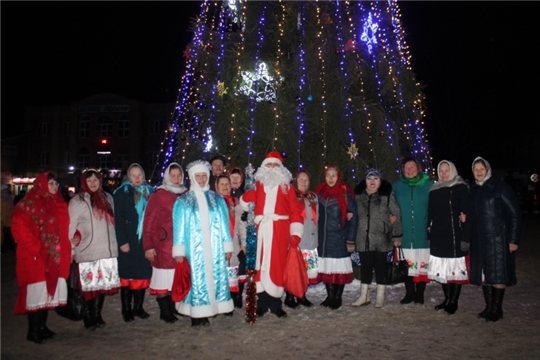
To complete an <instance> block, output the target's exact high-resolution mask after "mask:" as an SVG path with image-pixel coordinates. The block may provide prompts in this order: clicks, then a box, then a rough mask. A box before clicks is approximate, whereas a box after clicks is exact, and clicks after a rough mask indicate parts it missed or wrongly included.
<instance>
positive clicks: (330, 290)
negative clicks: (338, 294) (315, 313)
mask: <svg viewBox="0 0 540 360" xmlns="http://www.w3.org/2000/svg"><path fill="white" fill-rule="evenodd" d="M326 294H327V296H326V299H324V301H323V302H322V303H321V306H324V307H329V306H330V304H332V303H333V302H334V296H335V288H334V284H326Z"/></svg>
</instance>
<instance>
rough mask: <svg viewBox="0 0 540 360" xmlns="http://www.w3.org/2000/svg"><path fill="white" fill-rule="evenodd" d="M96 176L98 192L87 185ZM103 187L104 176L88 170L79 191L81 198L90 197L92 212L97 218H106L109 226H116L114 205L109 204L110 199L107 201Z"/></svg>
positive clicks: (83, 175) (94, 170)
mask: <svg viewBox="0 0 540 360" xmlns="http://www.w3.org/2000/svg"><path fill="white" fill-rule="evenodd" d="M94 174H96V176H97V177H98V179H99V189H97V190H96V191H92V190H90V189H89V188H88V184H87V183H86V180H87V179H88V178H89V177H91V176H92V175H94ZM102 186H103V175H102V174H101V173H100V172H98V171H97V170H96V169H92V168H90V169H87V170H86V171H85V172H83V174H82V176H81V188H80V189H79V194H80V195H81V198H82V197H83V194H89V195H90V204H91V205H92V211H93V213H94V215H95V216H96V218H98V219H103V218H105V220H107V222H108V223H109V224H113V225H114V214H113V208H112V204H111V203H110V202H109V199H107V194H106V193H105V191H103V187H102Z"/></svg>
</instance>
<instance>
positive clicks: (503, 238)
mask: <svg viewBox="0 0 540 360" xmlns="http://www.w3.org/2000/svg"><path fill="white" fill-rule="evenodd" d="M471 210H472V211H471V213H472V215H473V236H472V239H471V248H470V251H471V254H470V270H471V283H473V284H476V285H481V284H482V271H483V273H484V275H485V283H486V284H506V285H514V284H516V282H517V279H516V267H515V266H516V265H515V255H514V253H511V252H510V250H509V246H508V244H516V245H518V244H519V238H520V235H521V211H520V208H519V204H518V201H517V198H516V195H515V193H514V192H513V190H512V188H511V187H510V186H509V185H508V184H507V183H505V182H504V181H503V180H502V179H501V178H499V177H498V176H497V175H496V174H493V175H492V176H491V178H489V179H488V180H486V182H485V183H484V184H483V185H482V186H479V185H474V186H473V187H472V189H471Z"/></svg>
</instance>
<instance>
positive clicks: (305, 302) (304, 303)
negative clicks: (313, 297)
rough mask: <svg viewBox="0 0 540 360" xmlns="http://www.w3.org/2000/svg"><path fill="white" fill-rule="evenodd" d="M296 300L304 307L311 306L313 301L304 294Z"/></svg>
mask: <svg viewBox="0 0 540 360" xmlns="http://www.w3.org/2000/svg"><path fill="white" fill-rule="evenodd" d="M296 300H297V301H298V304H300V305H302V306H305V307H311V306H313V303H312V302H311V301H309V300H308V299H307V297H306V294H304V296H303V297H301V298H297V299H296Z"/></svg>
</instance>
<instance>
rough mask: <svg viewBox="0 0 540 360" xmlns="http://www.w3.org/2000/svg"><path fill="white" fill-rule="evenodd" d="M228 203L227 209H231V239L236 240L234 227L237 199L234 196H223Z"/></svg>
mask: <svg viewBox="0 0 540 360" xmlns="http://www.w3.org/2000/svg"><path fill="white" fill-rule="evenodd" d="M222 196H223V198H224V199H225V202H226V203H227V208H228V209H229V224H230V225H231V226H230V227H231V237H232V238H233V239H234V225H235V223H236V220H235V207H236V200H237V199H236V198H235V197H234V196H232V195H222Z"/></svg>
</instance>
